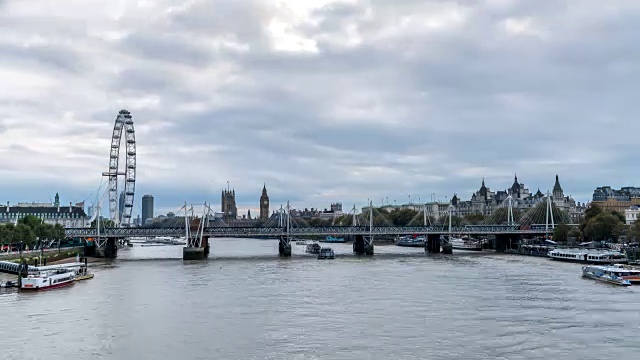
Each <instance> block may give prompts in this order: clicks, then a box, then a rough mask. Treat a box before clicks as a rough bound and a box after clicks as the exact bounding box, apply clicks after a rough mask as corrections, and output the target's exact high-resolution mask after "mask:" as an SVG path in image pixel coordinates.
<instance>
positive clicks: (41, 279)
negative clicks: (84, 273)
mask: <svg viewBox="0 0 640 360" xmlns="http://www.w3.org/2000/svg"><path fill="white" fill-rule="evenodd" d="M75 278H76V272H75V270H72V269H64V268H62V269H57V270H49V271H41V272H39V273H38V274H33V275H28V276H27V277H23V278H22V279H20V280H21V283H22V285H21V287H20V289H21V290H49V289H55V288H59V287H64V286H69V285H71V284H73V283H74V282H75Z"/></svg>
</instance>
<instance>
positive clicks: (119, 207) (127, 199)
mask: <svg viewBox="0 0 640 360" xmlns="http://www.w3.org/2000/svg"><path fill="white" fill-rule="evenodd" d="M123 140H124V144H125V146H124V150H125V151H124V154H121V152H120V148H121V145H122V142H123ZM121 157H122V158H121ZM102 176H105V177H107V178H108V185H109V188H108V192H109V219H110V220H111V221H113V223H114V224H115V226H120V227H128V226H130V225H131V213H132V211H133V201H134V196H135V188H136V136H135V131H134V128H133V118H132V117H131V113H130V112H129V111H127V110H120V112H118V116H117V117H116V120H115V124H114V126H113V134H112V136H111V150H110V154H109V171H107V172H103V173H102Z"/></svg>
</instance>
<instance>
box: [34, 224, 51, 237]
mask: <svg viewBox="0 0 640 360" xmlns="http://www.w3.org/2000/svg"><path fill="white" fill-rule="evenodd" d="M32 229H33V232H34V233H35V234H36V236H37V237H38V238H39V239H40V240H45V239H52V230H53V226H51V225H49V224H38V225H36V226H35V227H34V228H32Z"/></svg>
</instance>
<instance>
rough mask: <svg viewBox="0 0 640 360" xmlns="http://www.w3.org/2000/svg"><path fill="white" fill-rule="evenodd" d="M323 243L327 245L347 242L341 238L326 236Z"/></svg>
mask: <svg viewBox="0 0 640 360" xmlns="http://www.w3.org/2000/svg"><path fill="white" fill-rule="evenodd" d="M323 242H328V243H343V242H347V240H345V239H344V238H342V237H333V236H331V235H328V236H327V237H326V238H325V239H324V241H323Z"/></svg>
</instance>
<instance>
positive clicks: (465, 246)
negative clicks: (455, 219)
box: [450, 238, 482, 251]
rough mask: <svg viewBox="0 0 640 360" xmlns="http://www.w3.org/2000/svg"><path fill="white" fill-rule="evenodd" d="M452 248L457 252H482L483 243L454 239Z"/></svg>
mask: <svg viewBox="0 0 640 360" xmlns="http://www.w3.org/2000/svg"><path fill="white" fill-rule="evenodd" d="M450 243H451V247H452V248H453V249H455V250H471V251H482V242H480V241H473V240H469V239H461V238H452V239H451V241H450Z"/></svg>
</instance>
